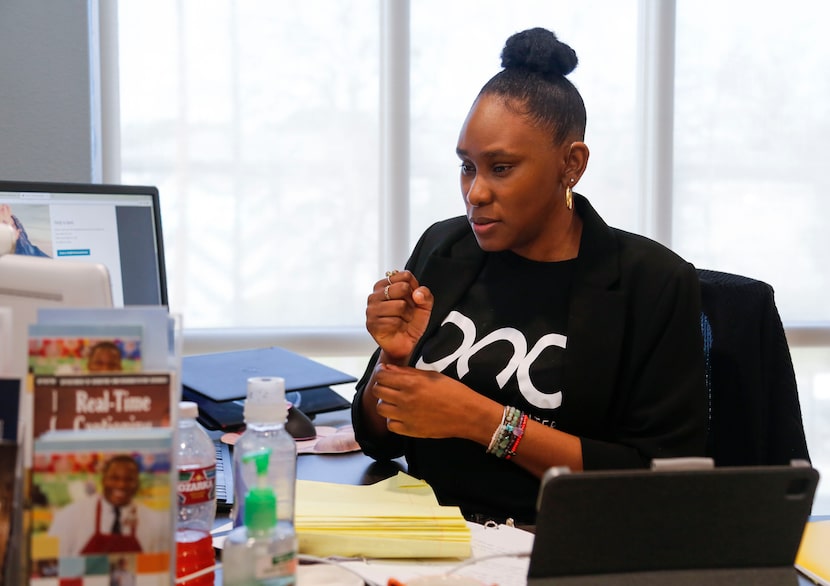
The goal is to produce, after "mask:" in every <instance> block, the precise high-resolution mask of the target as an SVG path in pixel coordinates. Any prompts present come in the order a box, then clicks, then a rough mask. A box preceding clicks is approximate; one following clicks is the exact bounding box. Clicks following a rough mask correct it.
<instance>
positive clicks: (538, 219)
mask: <svg viewBox="0 0 830 586" xmlns="http://www.w3.org/2000/svg"><path fill="white" fill-rule="evenodd" d="M569 147H570V145H569V144H565V145H559V146H557V145H554V144H552V139H551V136H550V134H549V133H548V132H546V131H545V130H543V129H541V128H539V127H537V126H535V125H534V124H533V123H532V122H531V121H529V120H528V119H527V118H526V117H525V116H523V115H521V114H517V113H516V112H514V111H512V110H511V109H509V108H506V107H505V105H504V102H503V100H502V99H501V98H500V97H497V96H493V95H489V94H485V95H482V96H480V97H479V99H478V100H477V101H476V103H475V104H473V107H472V109H471V110H470V113H469V114H468V115H467V120H466V121H465V122H464V126H463V127H462V128H461V134H460V135H459V137H458V147H457V149H456V152H457V153H458V157H459V158H460V159H461V193H462V195H463V196H464V202H465V204H466V207H467V218H468V220H469V221H470V224H471V225H472V228H473V232H474V233H475V237H476V240H477V241H478V244H479V246H480V247H481V248H482V249H483V250H485V251H488V252H495V251H501V250H511V251H513V252H515V253H516V254H518V255H520V256H523V257H526V258H529V259H532V260H540V261H547V260H556V259H558V258H559V255H558V253H559V252H560V251H561V248H562V243H563V238H564V235H565V232H566V228H567V226H568V223H569V221H570V211H569V210H568V209H567V208H566V206H565V188H566V186H567V183H566V182H567V181H568V180H569V178H568V177H566V169H565V163H566V160H567V159H568V156H569ZM576 179H578V175H577V177H576Z"/></svg>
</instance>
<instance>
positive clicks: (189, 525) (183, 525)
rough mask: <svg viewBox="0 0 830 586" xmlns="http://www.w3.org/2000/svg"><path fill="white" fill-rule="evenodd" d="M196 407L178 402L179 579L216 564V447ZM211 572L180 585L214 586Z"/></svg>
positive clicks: (177, 543) (187, 402)
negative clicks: (203, 425)
mask: <svg viewBox="0 0 830 586" xmlns="http://www.w3.org/2000/svg"><path fill="white" fill-rule="evenodd" d="M198 415H199V407H198V406H197V405H196V403H193V402H192V401H182V402H180V403H179V429H178V440H177V441H178V443H177V453H176V468H177V470H178V479H179V480H178V486H177V491H176V492H177V496H178V517H177V521H176V576H177V578H182V577H184V576H189V575H192V574H194V573H197V572H199V571H201V570H205V569H206V568H211V567H213V566H214V564H215V556H214V553H213V539H212V538H211V535H210V532H211V530H212V529H213V521H214V519H215V517H216V447H215V446H214V443H213V440H211V439H210V436H209V435H208V434H207V432H206V431H205V430H204V429H203V428H202V426H201V425H199V423H198V422H197V421H196V417H197V416H198ZM213 583H214V575H213V572H212V571H211V572H205V573H204V574H199V575H198V576H195V577H194V578H192V579H189V580H187V581H185V582H182V583H181V584H184V585H186V586H213Z"/></svg>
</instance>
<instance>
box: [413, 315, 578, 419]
mask: <svg viewBox="0 0 830 586" xmlns="http://www.w3.org/2000/svg"><path fill="white" fill-rule="evenodd" d="M446 324H454V325H455V326H457V327H458V329H460V330H461V333H462V334H463V336H464V338H463V340H461V344H460V345H459V346H458V348H457V349H456V350H455V351H454V352H451V353H450V354H449V355H447V356H445V357H444V358H439V359H438V360H435V361H433V362H427V361H426V360H424V358H423V357H421V358H419V359H418V363H417V364H416V365H415V367H416V368H420V369H421V370H434V371H437V372H442V371H443V370H444V369H446V368H447V367H448V366H449V365H450V364H452V363H453V362H455V361H458V364H457V365H456V370H457V371H458V378H459V379H462V378H464V375H466V374H467V373H468V372H469V371H470V358H472V357H473V356H475V354H476V353H477V352H478V351H480V350H481V349H482V348H485V347H486V346H489V345H490V344H492V343H494V342H498V341H506V342H510V343H511V344H512V345H513V356H512V357H511V358H510V360H509V361H508V363H507V365H506V366H505V367H504V368H503V369H502V371H501V372H500V373H499V374H498V375H497V376H496V383H497V384H498V385H499V388H500V389H502V388H504V385H505V384H507V381H508V380H509V379H510V377H511V376H513V373H516V379H517V380H518V383H519V392H521V394H522V396H523V397H524V398H525V400H527V402H528V403H530V404H531V405H533V406H534V407H538V408H540V409H556V408H557V407H559V406H560V405H561V404H562V391H556V392H555V393H543V392H542V391H540V390H539V389H537V388H536V387H535V386H534V385H533V381H531V380H530V367H531V366H532V365H533V363H534V362H535V361H536V359H537V358H539V355H540V354H541V353H542V351H543V350H545V348H548V347H550V346H556V347H559V348H563V349H564V348H565V346H566V344H567V341H568V339H567V337H565V336H563V335H562V334H546V335H544V336H542V337H541V338H539V340H538V341H537V342H536V344H535V345H534V346H533V348H531V349H530V352H528V351H527V340H526V339H525V337H524V334H522V333H521V332H520V331H519V330H517V329H516V328H499V329H498V330H495V331H493V332H490V333H489V334H487V335H486V336H484V337H483V338H482V339H481V340H479V341H478V342H476V326H475V324H474V323H473V321H472V320H471V319H470V318H468V317H467V316H465V315H463V314H461V313H459V312H457V311H451V312H450V314H449V315H448V316H447V318H446V319H445V320H444V321H443V323H442V324H441V327H443V326H445V325H446Z"/></svg>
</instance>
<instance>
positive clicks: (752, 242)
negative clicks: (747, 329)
mask: <svg viewBox="0 0 830 586" xmlns="http://www.w3.org/2000/svg"><path fill="white" fill-rule="evenodd" d="M794 2H795V4H794V5H788V7H787V10H780V8H779V7H778V5H776V4H774V3H761V4H758V3H756V2H749V1H747V0H742V1H736V2H732V3H729V4H728V5H724V4H723V3H717V4H716V3H715V2H714V1H713V0H701V1H695V2H691V1H688V0H677V1H676V2H675V3H672V2H660V3H657V2H652V1H651V0H639V1H635V0H626V1H614V0H586V1H585V2H581V3H579V5H574V4H573V3H568V2H564V1H561V0H526V1H523V2H520V3H516V2H508V1H506V0H456V1H453V2H439V1H438V0H419V1H418V2H408V3H407V2H396V3H394V6H395V7H396V10H402V12H401V13H399V14H397V16H396V15H393V17H392V18H389V13H388V11H389V10H390V9H391V8H390V7H391V6H393V3H391V2H389V3H386V2H383V0H380V1H378V0H375V1H373V2H369V1H362V0H310V1H309V2H305V3H296V2H288V1H286V0H246V1H245V2H234V1H232V0H210V1H205V0H175V1H170V0H143V1H142V2H130V1H124V0H122V2H120V4H119V22H120V31H119V36H120V60H121V61H120V62H121V67H120V94H121V128H122V141H121V149H122V181H123V182H124V183H150V184H154V185H157V186H158V187H159V189H160V192H161V194H162V205H163V219H164V231H165V245H166V248H167V267H168V272H169V275H168V277H169V278H168V280H169V288H170V299H171V307H172V308H173V309H174V310H176V311H180V312H182V313H183V314H184V326H185V328H186V329H193V328H234V329H223V330H222V331H221V334H217V335H220V336H228V335H233V332H239V331H241V329H245V328H259V327H269V328H275V329H274V330H269V331H273V332H279V331H289V332H291V331H293V329H297V328H309V327H310V328H319V329H320V330H321V331H323V332H325V333H326V336H325V337H326V340H325V341H324V342H323V343H322V346H320V347H319V348H318V350H319V351H318V352H317V354H319V355H327V354H333V353H337V354H352V355H359V356H360V358H359V359H357V360H356V361H355V364H356V365H357V364H362V363H363V360H364V358H363V357H364V356H365V353H366V351H367V349H368V348H369V347H370V346H371V344H370V341H369V340H368V336H366V335H365V333H360V332H362V328H363V318H364V313H363V312H364V308H365V300H366V296H367V295H368V293H369V292H370V287H371V285H372V283H373V282H374V281H375V280H377V279H378V278H379V277H380V276H381V275H382V274H383V271H384V270H386V269H388V268H391V267H390V266H384V263H385V262H386V256H384V251H382V250H381V247H382V246H383V243H384V236H383V230H384V229H385V228H386V227H387V226H384V225H383V222H384V215H383V213H384V212H383V210H384V207H385V206H386V205H387V204H389V203H390V202H395V201H400V199H401V198H403V199H404V200H407V201H408V205H407V206H406V216H407V217H408V223H407V224H406V228H407V229H400V230H398V231H397V232H395V231H394V230H393V231H392V235H391V238H392V239H393V240H394V239H395V238H397V239H398V240H400V239H402V238H403V239H405V240H406V242H404V243H401V242H397V243H396V248H399V249H402V250H408V249H409V248H410V247H411V245H412V244H413V243H414V241H415V239H416V238H417V237H418V236H419V235H420V233H421V231H422V230H423V229H424V228H425V227H426V226H428V225H429V224H430V223H431V222H433V221H436V220H439V219H442V218H445V217H448V216H452V215H458V214H460V213H462V212H463V205H462V202H461V197H460V193H459V189H458V161H457V159H456V157H455V154H454V148H455V141H456V138H457V134H458V131H459V129H460V126H461V124H462V122H463V119H464V117H465V116H466V113H467V111H468V109H469V107H470V104H471V103H472V100H473V99H474V98H475V95H476V94H477V92H478V90H479V88H480V87H481V85H482V84H483V83H484V82H485V81H486V80H487V79H488V78H489V77H490V76H491V75H492V74H494V73H495V72H496V71H498V69H499V65H500V63H499V54H500V51H501V48H502V46H503V42H504V40H505V39H506V38H507V36H509V35H510V34H512V33H513V32H516V31H518V30H521V29H524V28H529V27H532V26H543V27H547V28H550V29H552V30H554V31H555V32H557V34H558V35H559V36H560V38H561V39H562V40H563V41H565V42H567V43H569V44H571V45H572V46H573V47H574V49H575V50H576V51H577V54H578V56H579V58H580V65H579V67H578V68H577V69H576V71H575V72H574V74H573V75H572V76H571V79H572V81H573V82H574V83H575V84H576V85H577V87H578V88H579V89H580V91H581V92H582V94H583V97H584V99H585V101H586V107H587V109H588V129H587V136H586V142H587V143H588V144H589V146H590V148H591V161H590V164H589V167H588V171H587V173H586V175H585V176H584V178H583V180H582V181H581V182H580V185H579V189H578V190H579V191H580V192H581V193H583V194H585V195H587V196H588V197H589V198H590V199H591V201H592V203H593V204H594V205H595V207H596V208H597V209H598V210H599V211H600V213H601V214H602V215H603V216H604V217H605V219H606V220H607V221H608V222H609V223H610V224H612V225H616V226H619V227H621V228H625V229H628V230H631V231H635V232H640V233H645V234H650V231H651V228H652V226H648V225H646V224H645V220H644V216H645V214H643V213H642V212H641V209H642V208H643V206H642V205H641V204H642V202H643V198H644V197H645V198H652V200H653V201H652V200H648V201H645V204H646V205H654V204H655V203H660V204H661V205H663V206H664V207H667V209H671V210H672V214H671V216H669V218H670V219H669V220H667V223H668V224H670V225H668V226H667V225H663V226H662V230H661V233H663V234H669V235H670V241H669V242H665V243H666V244H668V245H669V246H671V247H672V248H674V249H675V250H677V251H678V252H679V253H680V254H681V255H683V256H684V257H686V258H687V259H688V260H690V261H691V262H693V263H694V264H695V265H697V266H699V267H704V268H711V269H717V270H724V271H730V272H736V273H742V274H746V275H749V276H753V277H756V278H759V279H762V280H765V281H767V282H769V283H771V284H772V285H773V286H774V287H775V290H776V299H777V302H778V306H779V309H780V311H781V314H782V317H783V319H784V321H785V324H786V325H787V326H788V334H789V335H790V336H791V346H792V352H793V357H794V361H795V365H796V369H797V374H798V382H799V389H800V393H801V401H802V409H803V411H804V422H805V428H806V430H807V433H808V444H809V446H810V450H811V455H812V457H813V459H814V464H815V465H816V466H817V467H819V468H820V469H822V468H825V469H830V435H828V434H827V433H826V432H821V431H820V430H821V429H822V428H823V429H825V430H826V429H830V304H827V302H826V301H825V297H826V295H825V291H826V290H827V289H828V288H830V271H828V270H826V267H828V266H830V259H828V254H830V253H828V252H827V251H828V245H827V244H828V240H827V236H826V231H825V230H824V229H823V228H824V227H823V219H824V218H827V217H828V216H830V200H828V199H827V198H826V197H824V193H826V192H827V191H828V190H827V186H826V184H827V182H828V179H827V174H826V173H824V172H823V171H822V169H823V167H824V165H823V163H822V161H821V159H820V157H821V156H822V155H823V152H824V150H826V149H824V148H822V143H821V142H820V141H822V139H823V137H824V136H825V135H826V134H827V130H828V127H830V109H828V106H827V105H826V100H824V99H823V97H824V95H825V94H826V93H827V89H828V88H827V86H828V83H830V81H828V79H827V76H826V75H822V72H823V71H825V70H826V69H827V66H828V62H830V45H828V44H827V43H826V42H824V38H823V36H822V35H823V32H822V29H821V24H820V23H822V22H824V21H825V20H826V19H823V18H821V16H826V13H827V12H830V8H826V7H824V6H823V5H821V4H818V3H815V2H808V1H806V0H794ZM401 7H404V8H401ZM649 10H652V11H653V10H668V11H669V14H673V16H674V23H675V26H674V27H673V28H672V30H669V31H666V30H662V31H661V32H663V33H667V34H669V38H670V40H671V41H673V43H674V46H675V52H676V59H675V62H674V77H673V78H672V79H660V78H659V77H657V78H655V77H653V75H654V74H655V73H657V72H654V71H649V70H647V69H646V70H645V75H646V79H645V82H644V81H643V77H642V72H643V70H644V69H643V67H644V65H643V64H644V62H645V61H646V59H645V58H644V55H643V52H642V49H641V47H644V46H647V45H646V44H645V43H644V40H647V38H648V37H649V35H652V34H653V30H652V29H650V28H649V27H647V26H644V19H645V16H644V15H645V14H646V13H648V11H649ZM713 14H716V15H717V18H712V15H713ZM748 23H751V26H747V24H748ZM394 26H398V27H402V29H403V30H406V31H407V32H408V36H397V37H396V36H395V34H394V33H395V31H394V30H390V27H394ZM669 28H671V27H669ZM386 35H388V36H389V38H390V39H391V40H390V43H391V44H392V45H393V46H394V47H395V48H396V49H398V50H402V51H403V52H404V53H405V54H407V55H408V59H409V72H410V77H409V90H410V91H409V92H408V94H407V99H408V102H409V103H408V107H409V111H410V118H409V127H408V128H407V131H408V133H409V147H410V156H409V163H408V164H409V182H408V184H407V185H401V186H400V189H399V190H396V189H390V190H388V192H386V191H384V192H382V191H381V185H382V184H383V182H382V180H381V176H382V173H383V172H384V169H383V166H382V163H381V161H383V160H384V157H383V155H384V153H382V152H381V149H382V146H381V145H382V144H383V141H382V140H381V137H382V136H385V135H384V133H389V132H390V130H389V129H388V128H386V127H385V126H384V122H383V121H384V113H385V112H386V111H387V109H388V108H390V107H391V105H390V104H389V103H384V99H385V98H384V94H383V92H382V90H381V88H382V87H383V83H384V81H385V79H384V78H383V76H384V71H385V70H384V68H383V58H384V56H383V53H382V51H381V46H382V44H383V39H385V38H387V37H386ZM401 39H403V40H401ZM407 40H408V44H406V45H405V46H401V44H402V43H406V41H407ZM396 43H398V45H395V44H396ZM648 76H652V77H648ZM647 83H657V84H658V91H660V92H668V94H665V93H664V95H670V94H673V102H672V103H673V114H674V116H673V123H674V125H673V129H672V130H673V143H672V144H668V145H665V147H664V148H669V149H673V164H672V165H671V169H668V170H667V169H662V171H663V172H668V173H669V174H672V175H673V183H672V185H673V187H672V188H671V189H668V190H665V192H659V193H654V194H649V192H647V191H646V190H645V188H644V185H643V182H644V179H643V177H642V174H641V171H640V169H641V168H642V161H643V159H644V154H643V152H642V151H643V148H642V146H641V145H642V144H643V139H642V137H643V136H644V135H645V133H644V130H643V125H644V122H643V120H642V113H641V112H638V109H637V108H638V104H639V103H642V95H643V91H644V90H643V86H644V85H646V84H647ZM392 138H393V139H394V137H392ZM644 194H646V195H644ZM664 223H666V222H664ZM400 262H401V263H402V262H403V259H400ZM805 326H806V327H805ZM344 330H350V331H352V332H353V333H354V332H358V333H355V334H354V337H352V338H350V339H349V343H347V344H346V345H345V346H344V347H340V348H339V349H337V350H336V351H335V350H333V348H334V346H333V344H332V340H337V339H341V338H338V336H340V335H341V332H342V331H344ZM275 335H277V334H275ZM292 335H293V334H288V337H287V338H284V339H285V340H287V341H288V342H289V343H288V344H287V345H291V343H290V342H291V340H294V338H292V337H291V336H292ZM243 338H244V336H243ZM304 349H305V348H304ZM307 353H308V352H307ZM312 353H313V352H312ZM359 368H360V367H359V366H355V367H354V370H358V369H359ZM815 510H816V511H822V512H824V513H827V512H830V489H828V488H826V489H824V492H823V493H822V495H821V496H820V497H819V500H818V501H817V505H816V508H815Z"/></svg>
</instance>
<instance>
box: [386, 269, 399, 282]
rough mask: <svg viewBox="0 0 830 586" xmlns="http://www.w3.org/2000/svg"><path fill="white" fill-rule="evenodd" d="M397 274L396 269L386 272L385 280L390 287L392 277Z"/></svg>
mask: <svg viewBox="0 0 830 586" xmlns="http://www.w3.org/2000/svg"><path fill="white" fill-rule="evenodd" d="M397 274H398V269H392V270H391V271H386V280H387V281H388V282H389V284H390V285H391V284H392V275H397Z"/></svg>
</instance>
